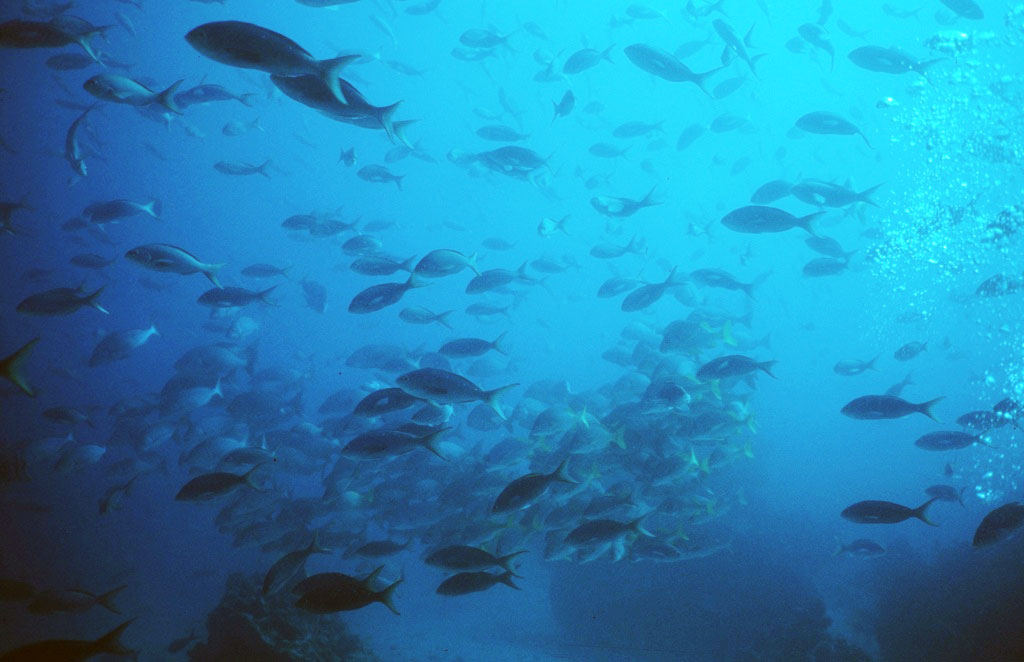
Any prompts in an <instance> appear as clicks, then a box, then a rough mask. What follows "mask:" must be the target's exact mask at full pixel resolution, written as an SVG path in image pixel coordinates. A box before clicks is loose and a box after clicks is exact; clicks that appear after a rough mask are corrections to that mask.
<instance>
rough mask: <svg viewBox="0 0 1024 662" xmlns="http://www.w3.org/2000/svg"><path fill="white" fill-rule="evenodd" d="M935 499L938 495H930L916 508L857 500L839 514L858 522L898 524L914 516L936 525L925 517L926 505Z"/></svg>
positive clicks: (885, 502) (884, 502) (889, 502)
mask: <svg viewBox="0 0 1024 662" xmlns="http://www.w3.org/2000/svg"><path fill="white" fill-rule="evenodd" d="M937 500H938V497H932V498H931V499H928V500H927V501H925V502H924V503H923V504H921V505H920V506H918V507H917V508H908V507H906V506H901V505H900V504H898V503H892V502H891V501H858V502H857V503H855V504H853V505H852V506H849V507H848V508H846V509H845V510H843V512H842V513H841V515H842V517H843V519H848V520H850V521H851V522H857V523H858V524H898V523H900V522H902V521H904V520H907V519H910V518H911V517H914V518H917V519H919V520H921V521H922V522H924V523H925V524H928V525H930V526H938V524H936V523H935V522H932V521H931V520H929V519H928V518H927V517H926V513H927V511H928V506H930V505H932V504H933V503H935V501H937Z"/></svg>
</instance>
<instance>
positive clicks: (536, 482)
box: [491, 458, 578, 514]
mask: <svg viewBox="0 0 1024 662" xmlns="http://www.w3.org/2000/svg"><path fill="white" fill-rule="evenodd" d="M556 482H558V483H568V484H570V485H577V484H578V482H577V481H576V480H575V479H573V477H572V476H570V475H569V458H566V459H564V460H562V462H561V464H559V465H558V467H557V468H556V469H555V470H554V471H552V472H551V473H549V474H539V473H530V474H526V475H525V476H520V477H519V478H516V479H515V480H513V481H512V482H511V483H509V484H508V485H506V486H505V488H504V489H503V490H502V491H501V493H500V494H499V495H498V497H497V498H496V499H495V500H494V504H493V505H492V506H491V512H492V513H496V514H497V513H507V512H512V511H515V510H522V509H524V508H528V507H529V506H531V505H532V504H533V503H535V502H536V501H537V500H538V499H540V497H542V496H543V495H544V493H545V492H547V490H548V488H549V487H550V486H551V485H552V484H553V483H556Z"/></svg>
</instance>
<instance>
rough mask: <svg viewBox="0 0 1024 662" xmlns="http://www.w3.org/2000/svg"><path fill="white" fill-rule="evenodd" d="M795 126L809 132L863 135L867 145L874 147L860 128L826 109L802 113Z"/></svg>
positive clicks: (862, 137)
mask: <svg viewBox="0 0 1024 662" xmlns="http://www.w3.org/2000/svg"><path fill="white" fill-rule="evenodd" d="M795 126H796V127H797V128H798V129H802V130H803V131H806V132H807V133H816V134H820V135H839V136H853V135H857V136H860V137H861V139H862V140H863V141H864V144H865V145H867V146H868V147H870V148H871V149H874V148H873V147H871V143H870V142H869V141H868V137H867V136H866V135H864V133H863V132H862V131H861V130H860V129H858V128H857V127H856V126H854V125H853V124H852V123H850V122H849V121H847V120H845V119H843V118H842V117H840V116H839V115H836V114H835V113H830V112H827V111H824V110H819V111H815V112H813V113H807V114H806V115H801V116H800V118H799V119H797V121H796V123H795Z"/></svg>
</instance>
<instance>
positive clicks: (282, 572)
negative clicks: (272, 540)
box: [262, 531, 331, 595]
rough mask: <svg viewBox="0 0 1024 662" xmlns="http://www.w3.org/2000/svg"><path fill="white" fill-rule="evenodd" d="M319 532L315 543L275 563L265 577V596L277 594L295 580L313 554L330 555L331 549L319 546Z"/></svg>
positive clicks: (314, 540)
mask: <svg viewBox="0 0 1024 662" xmlns="http://www.w3.org/2000/svg"><path fill="white" fill-rule="evenodd" d="M319 537H320V533H319V531H318V532H316V533H314V534H313V541H312V542H310V543H309V545H308V546H306V547H304V548H302V549H298V550H295V551H293V552H288V553H287V554H285V555H284V556H282V557H281V558H279V559H278V560H277V561H275V562H274V564H273V565H272V566H270V569H268V570H267V574H266V575H264V577H263V587H262V592H263V595H270V594H271V593H277V592H278V591H280V590H281V589H283V588H284V587H285V586H286V585H287V584H289V583H290V582H291V581H292V580H293V579H295V578H296V577H297V576H298V575H299V574H300V573H301V572H302V570H303V568H304V567H305V565H306V559H308V558H309V557H310V556H312V555H313V554H329V553H330V552H331V550H330V549H328V548H326V547H321V546H320V544H319Z"/></svg>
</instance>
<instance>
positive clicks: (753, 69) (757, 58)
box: [750, 28, 768, 78]
mask: <svg viewBox="0 0 1024 662" xmlns="http://www.w3.org/2000/svg"><path fill="white" fill-rule="evenodd" d="M750 29H751V30H753V29H754V28H750ZM766 55H768V54H767V53H761V54H759V55H755V56H754V57H752V58H750V73H752V74H754V78H760V76H758V75H757V63H758V62H760V61H761V58H763V57H764V56H766Z"/></svg>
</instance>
